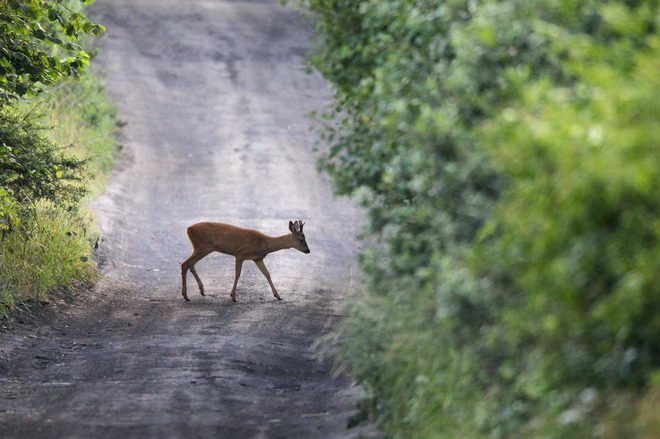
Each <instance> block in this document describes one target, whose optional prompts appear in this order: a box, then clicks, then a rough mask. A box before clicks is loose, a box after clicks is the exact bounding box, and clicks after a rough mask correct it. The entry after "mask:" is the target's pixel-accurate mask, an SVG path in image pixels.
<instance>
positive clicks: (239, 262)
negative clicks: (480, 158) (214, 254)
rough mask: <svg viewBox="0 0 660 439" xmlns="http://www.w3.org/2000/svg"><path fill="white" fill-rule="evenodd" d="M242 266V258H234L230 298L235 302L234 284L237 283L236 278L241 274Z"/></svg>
mask: <svg viewBox="0 0 660 439" xmlns="http://www.w3.org/2000/svg"><path fill="white" fill-rule="evenodd" d="M242 268H243V259H240V258H236V277H235V278H234V287H233V288H232V289H231V295H230V297H231V300H232V301H234V302H236V285H238V278H239V277H240V276H241V269H242Z"/></svg>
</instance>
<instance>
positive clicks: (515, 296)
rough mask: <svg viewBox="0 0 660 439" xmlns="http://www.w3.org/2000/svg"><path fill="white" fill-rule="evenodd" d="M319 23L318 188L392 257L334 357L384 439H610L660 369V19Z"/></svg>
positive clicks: (496, 5)
mask: <svg viewBox="0 0 660 439" xmlns="http://www.w3.org/2000/svg"><path fill="white" fill-rule="evenodd" d="M306 3H307V4H308V6H309V7H310V8H311V9H312V10H313V11H314V12H316V13H317V14H318V30H319V33H320V35H321V37H322V38H320V39H319V40H318V41H317V45H316V47H315V49H314V54H313V56H312V58H311V62H312V63H313V64H314V65H315V66H316V67H317V68H318V70H319V71H320V72H321V73H322V74H323V75H324V76H325V77H326V78H327V79H328V80H329V81H330V82H331V83H332V84H333V85H334V86H335V106H334V107H333V108H331V109H330V111H329V114H328V115H327V116H326V117H327V118H328V119H329V120H337V121H338V122H337V123H336V125H335V126H334V127H332V128H331V129H330V130H329V131H328V132H326V133H325V134H324V135H325V136H326V138H327V139H328V140H330V141H331V145H332V146H331V149H330V151H329V153H328V155H327V157H325V158H324V160H322V166H323V167H324V168H325V169H326V170H327V171H328V172H329V173H330V174H331V175H332V177H333V179H334V182H335V184H336V187H337V190H338V191H339V192H340V193H344V194H351V195H353V196H356V197H357V198H358V199H359V200H361V201H362V203H363V204H364V205H365V206H366V207H367V208H368V215H369V217H368V227H369V229H368V230H369V232H370V234H371V235H372V237H373V238H376V239H375V241H377V242H378V244H375V245H372V246H371V247H370V248H368V249H367V250H366V251H365V252H364V254H363V255H362V266H363V268H364V269H365V271H366V272H367V273H368V275H369V277H370V280H371V281H370V285H369V288H368V291H367V292H366V293H365V294H364V295H363V296H361V297H359V298H357V299H356V300H355V301H354V303H353V304H351V305H349V310H350V316H349V318H348V319H347V322H346V323H345V325H344V327H343V328H342V330H341V334H340V340H341V343H342V345H343V351H344V359H345V361H347V362H348V363H349V366H350V368H351V370H352V372H353V373H354V374H355V376H357V377H358V378H359V379H360V380H361V381H362V382H363V383H365V384H366V385H367V386H368V387H369V389H370V390H371V391H372V393H373V395H374V397H375V398H376V403H375V404H374V406H375V407H378V410H379V411H380V415H381V420H382V422H383V424H384V426H385V427H386V428H387V430H388V431H389V432H390V433H391V434H392V435H393V436H394V437H412V436H415V437H420V438H424V437H429V438H435V437H447V438H454V437H474V438H476V437H548V438H550V437H576V438H580V437H585V438H586V437H596V436H598V434H599V431H601V432H602V430H603V429H604V428H607V427H606V426H605V425H606V423H604V421H603V419H605V418H607V417H608V416H610V415H609V414H612V416H614V417H616V413H619V412H621V413H623V411H622V410H623V409H621V408H620V407H619V406H618V405H617V404H615V403H614V402H613V401H617V397H616V395H617V394H618V392H632V393H635V392H638V391H640V390H639V389H641V388H643V387H644V386H645V385H647V383H648V377H649V376H650V374H651V372H652V371H653V370H654V369H655V368H657V367H658V366H659V365H658V360H657V359H658V355H657V353H658V347H659V346H658V340H659V339H660V324H659V322H658V317H657V315H656V314H657V313H654V312H653V311H654V310H657V308H658V297H660V294H658V293H659V291H658V286H657V285H656V284H657V282H656V283H655V284H654V282H653V280H654V277H657V275H655V273H657V272H658V269H659V268H660V266H659V258H658V257H657V255H658V254H659V253H660V251H659V250H660V249H659V245H658V235H659V233H660V227H659V223H658V206H660V199H659V198H658V197H659V196H658V194H657V191H655V192H654V188H656V187H658V183H659V182H658V178H659V177H658V173H657V169H658V165H659V164H660V163H659V160H660V158H659V157H658V154H659V153H658V149H657V145H658V140H659V139H658V128H657V120H658V115H659V111H660V110H659V107H658V102H659V101H658V89H659V88H658V85H659V84H658V80H657V76H658V75H657V73H656V72H657V71H658V67H659V66H658V63H657V59H659V57H658V50H657V49H658V25H659V23H658V16H659V15H658V4H657V2H655V1H651V0H647V1H645V0H638V1H608V2H604V1H597V0H578V1H563V0H557V1H555V0H532V1H529V0H509V1H496V0H482V1H474V0H445V1H440V2H439V1H432V0H415V1H412V0H403V1H402V0H378V1H376V0H363V1H351V2H346V1H340V0H336V1H331V2H327V1H320V0H318V1H317V0H309V1H307V2H306ZM628 419H629V422H631V424H630V425H629V426H628V427H630V428H629V429H628V430H626V428H627V427H622V430H621V431H624V430H625V431H635V427H634V425H633V424H632V422H633V421H632V420H630V417H628Z"/></svg>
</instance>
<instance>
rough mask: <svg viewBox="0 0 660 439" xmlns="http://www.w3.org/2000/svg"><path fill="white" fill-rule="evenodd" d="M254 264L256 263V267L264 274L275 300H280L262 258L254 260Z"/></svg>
mask: <svg viewBox="0 0 660 439" xmlns="http://www.w3.org/2000/svg"><path fill="white" fill-rule="evenodd" d="M254 263H255V264H257V267H259V270H261V272H262V273H263V274H264V276H266V280H267V281H268V283H269V284H270V288H271V289H272V290H273V295H274V296H275V297H277V300H282V298H281V297H280V295H279V294H277V290H276V289H275V285H273V281H272V280H270V273H269V272H268V269H267V268H266V264H264V260H263V259H259V260H258V261H254Z"/></svg>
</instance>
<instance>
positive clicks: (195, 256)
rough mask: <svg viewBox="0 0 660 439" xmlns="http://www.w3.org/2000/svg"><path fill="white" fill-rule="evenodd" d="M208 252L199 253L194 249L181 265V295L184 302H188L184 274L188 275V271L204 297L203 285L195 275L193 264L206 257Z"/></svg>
mask: <svg viewBox="0 0 660 439" xmlns="http://www.w3.org/2000/svg"><path fill="white" fill-rule="evenodd" d="M209 253H210V252H201V251H199V250H197V249H194V250H193V252H192V254H191V255H190V256H189V257H188V259H186V260H185V261H183V263H182V264H181V283H182V286H181V294H182V295H183V298H184V299H185V300H186V301H190V299H189V298H188V294H187V291H186V289H187V288H186V274H187V273H188V270H190V272H191V273H192V274H193V276H195V280H196V281H197V285H198V286H199V292H200V293H201V294H202V296H204V284H202V280H201V279H200V278H199V275H198V274H197V271H196V270H195V264H196V263H197V262H199V260H200V259H202V258H203V257H205V256H206V255H208V254H209Z"/></svg>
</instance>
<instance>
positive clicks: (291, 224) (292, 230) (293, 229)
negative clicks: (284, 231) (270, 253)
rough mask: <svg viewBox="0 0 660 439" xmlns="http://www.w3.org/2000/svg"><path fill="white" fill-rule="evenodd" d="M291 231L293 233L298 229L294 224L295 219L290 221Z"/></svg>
mask: <svg viewBox="0 0 660 439" xmlns="http://www.w3.org/2000/svg"><path fill="white" fill-rule="evenodd" d="M289 231H290V232H291V233H293V232H295V231H296V228H295V227H294V225H293V221H289Z"/></svg>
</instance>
